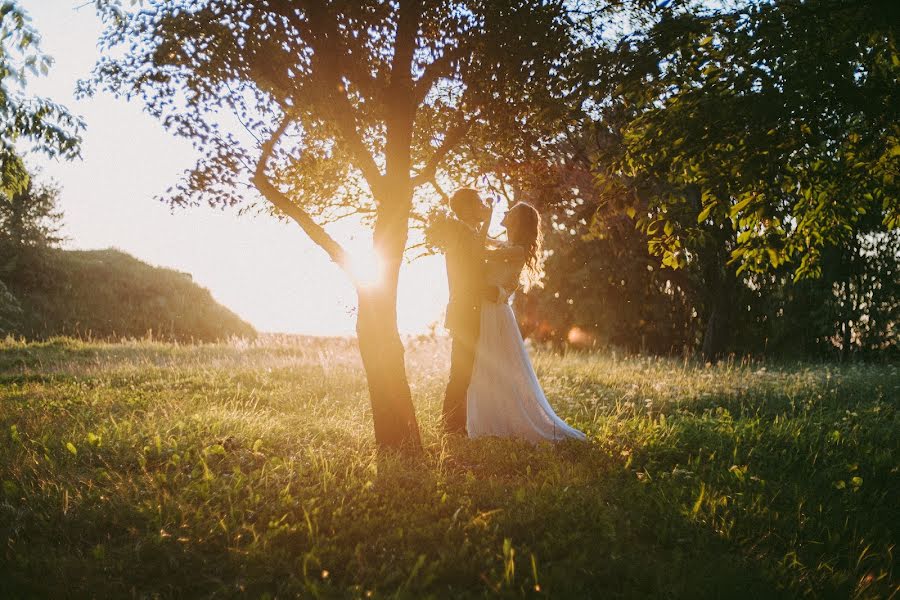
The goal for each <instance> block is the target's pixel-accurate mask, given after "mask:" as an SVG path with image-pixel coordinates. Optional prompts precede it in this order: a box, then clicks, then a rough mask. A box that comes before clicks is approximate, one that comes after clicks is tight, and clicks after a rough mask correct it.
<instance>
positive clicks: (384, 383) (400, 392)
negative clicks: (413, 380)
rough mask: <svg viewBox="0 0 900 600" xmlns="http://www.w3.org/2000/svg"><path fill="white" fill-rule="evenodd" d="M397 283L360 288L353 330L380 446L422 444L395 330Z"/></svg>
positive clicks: (413, 446)
mask: <svg viewBox="0 0 900 600" xmlns="http://www.w3.org/2000/svg"><path fill="white" fill-rule="evenodd" d="M396 303H397V294H396V287H393V288H391V287H390V286H384V287H375V288H372V289H370V290H365V289H361V290H359V314H358V317H357V323H356V334H357V338H358V340H359V353H360V356H362V361H363V367H364V368H365V371H366V378H367V380H368V384H369V398H370V400H371V403H372V418H373V421H374V424H375V442H376V444H377V445H378V447H379V448H397V449H404V450H413V451H417V450H419V449H420V448H421V441H420V438H419V425H418V423H417V422H416V414H415V409H414V408H413V402H412V393H411V392H410V389H409V382H408V381H407V378H406V364H405V361H404V349H403V342H402V340H401V339H400V334H399V332H398V331H397V317H396Z"/></svg>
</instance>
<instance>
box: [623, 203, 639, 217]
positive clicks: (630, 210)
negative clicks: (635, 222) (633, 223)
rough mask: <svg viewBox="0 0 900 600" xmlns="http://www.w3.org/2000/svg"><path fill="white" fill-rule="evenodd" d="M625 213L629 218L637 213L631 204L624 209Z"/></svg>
mask: <svg viewBox="0 0 900 600" xmlns="http://www.w3.org/2000/svg"><path fill="white" fill-rule="evenodd" d="M625 214H626V215H628V218H629V219H633V218H634V215H636V214H637V211H636V210H635V209H634V207H633V206H629V207H628V208H626V209H625Z"/></svg>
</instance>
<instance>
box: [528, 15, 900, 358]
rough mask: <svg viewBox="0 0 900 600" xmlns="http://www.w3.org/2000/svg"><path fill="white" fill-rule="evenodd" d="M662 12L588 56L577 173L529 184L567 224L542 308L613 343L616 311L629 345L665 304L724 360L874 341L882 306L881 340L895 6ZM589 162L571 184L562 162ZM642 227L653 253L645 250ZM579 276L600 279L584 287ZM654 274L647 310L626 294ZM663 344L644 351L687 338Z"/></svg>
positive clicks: (576, 125)
mask: <svg viewBox="0 0 900 600" xmlns="http://www.w3.org/2000/svg"><path fill="white" fill-rule="evenodd" d="M660 6H661V7H663V8H657V7H655V8H652V9H649V10H647V9H646V8H645V7H644V8H642V7H641V6H640V5H639V4H637V3H636V4H635V6H634V7H635V8H636V10H635V11H633V12H632V13H630V17H631V19H630V20H629V21H628V22H627V24H626V25H625V27H624V30H625V31H624V33H623V34H622V35H621V36H619V37H609V36H607V37H606V38H604V39H603V40H602V43H601V44H599V45H597V46H596V47H595V48H593V49H592V53H590V54H585V55H584V57H585V60H582V61H581V64H580V66H579V67H578V68H577V70H578V72H580V73H581V74H582V76H583V77H584V78H585V80H586V81H588V82H589V85H586V86H585V89H588V90H590V91H591V92H592V95H591V97H590V100H589V101H588V102H587V103H586V104H587V106H588V110H586V111H583V114H573V115H572V116H573V120H572V121H571V122H570V124H569V127H568V129H567V130H566V131H567V135H566V136H565V137H564V138H563V139H562V140H560V141H559V142H558V144H557V148H558V157H557V158H556V159H554V160H553V161H551V162H550V163H549V166H550V169H551V170H553V171H555V172H557V173H561V174H562V175H561V176H558V177H548V176H542V182H537V183H536V184H533V185H532V195H536V196H542V197H545V198H549V199H551V200H550V201H549V202H548V203H547V207H548V208H549V209H550V210H551V211H552V217H551V218H552V220H553V221H554V223H555V225H556V227H555V230H554V234H553V236H550V237H549V238H548V247H550V248H551V250H552V251H553V252H554V255H553V256H551V257H550V259H549V260H548V280H547V286H546V288H545V290H543V291H538V292H535V293H533V295H535V296H536V297H539V299H540V301H539V302H537V304H538V305H540V306H541V307H542V309H541V310H542V312H546V311H548V310H550V311H555V312H556V314H557V315H560V316H563V318H564V319H568V320H570V322H569V323H568V325H569V326H572V325H576V324H577V325H578V326H579V327H584V326H585V324H587V326H588V327H591V328H592V329H593V330H594V332H595V333H598V334H599V335H600V338H601V339H605V340H611V339H612V338H611V337H610V336H609V335H608V333H604V332H603V329H604V328H605V327H608V326H606V325H603V322H604V321H605V320H608V319H609V316H608V315H609V313H610V311H612V312H614V313H615V314H616V315H617V316H618V317H619V318H618V319H613V322H618V323H621V324H622V326H623V328H624V329H626V330H628V331H629V332H630V335H628V336H623V337H624V338H625V339H630V340H631V344H629V343H627V342H626V343H625V344H623V345H624V346H625V347H628V346H629V345H632V346H633V344H634V340H636V339H644V340H646V339H648V336H647V333H649V332H647V331H646V323H647V321H646V320H645V319H644V315H645V314H650V315H654V316H652V317H651V321H654V322H655V321H656V320H657V319H659V318H662V319H663V320H662V321H659V322H661V323H666V324H667V326H669V327H670V329H671V328H673V327H674V329H675V330H677V331H678V332H680V333H679V335H678V337H681V338H682V339H684V340H685V343H687V344H688V345H689V346H691V347H697V349H698V350H700V351H701V352H702V353H703V354H705V355H706V356H708V357H710V358H714V357H716V356H720V355H722V354H723V353H726V352H734V351H736V352H739V353H746V352H789V353H794V352H802V353H808V354H816V355H821V354H822V353H823V352H833V351H834V349H835V347H839V348H843V350H842V352H843V353H844V354H849V353H851V352H855V351H861V352H867V350H864V348H868V347H869V346H868V344H867V343H866V342H864V341H863V339H864V336H863V335H862V334H861V332H860V331H858V330H859V329H860V327H861V326H860V325H859V324H860V323H867V322H868V321H869V317H868V316H866V315H865V314H864V313H865V311H867V310H869V309H872V310H876V311H877V312H878V315H879V316H878V317H877V318H874V315H873V318H872V322H874V323H878V325H876V327H875V329H876V330H877V332H878V333H876V334H874V337H873V338H872V339H889V338H891V337H892V334H891V333H890V332H891V331H893V330H894V329H895V328H896V316H894V317H890V316H887V315H890V314H894V315H896V313H895V312H892V309H890V308H887V307H890V306H894V305H895V304H896V299H897V295H896V290H897V282H898V274H897V270H896V269H894V268H892V267H890V266H889V265H892V264H896V261H897V260H898V257H897V254H896V250H895V249H892V248H893V246H892V244H891V242H890V240H893V239H894V237H895V236H896V232H897V225H898V223H897V210H898V200H897V197H898V196H897V188H896V173H897V169H898V164H900V163H898V156H900V147H898V146H897V141H898V137H897V136H898V130H897V125H896V123H897V110H898V109H897V107H898V104H897V102H896V100H895V99H896V98H897V81H898V79H897V74H898V68H900V59H898V58H897V52H896V46H895V40H896V27H895V26H894V25H893V23H895V22H896V21H897V19H891V18H887V19H885V17H886V16H888V17H889V16H891V15H895V16H896V10H897V9H896V7H895V6H894V5H893V4H890V3H884V2H869V3H863V4H862V5H860V4H859V3H850V2H840V1H828V0H819V1H812V2H804V3H795V2H775V3H769V2H739V3H731V4H727V5H724V6H723V5H717V6H715V7H710V5H706V6H705V7H704V5H697V4H688V5H685V4H682V3H677V4H676V3H662V4H661V5H660ZM532 170H535V169H532ZM585 170H592V171H593V172H594V173H595V175H596V178H595V179H594V180H593V181H591V182H589V183H587V184H581V185H579V186H577V187H578V189H579V194H577V195H575V196H573V195H572V194H571V189H572V185H571V184H572V182H571V177H570V176H568V175H565V173H571V172H573V171H581V172H583V171H585ZM581 179H582V180H583V177H582V178H581ZM547 181H550V182H554V181H559V182H560V183H561V185H558V184H556V183H553V184H552V185H551V186H550V187H551V188H552V189H548V188H547V186H546V185H545V184H544V183H543V182H547ZM628 223H630V225H631V226H632V227H634V228H636V230H637V232H638V234H639V236H640V237H643V238H644V241H645V242H646V247H647V250H648V251H649V253H650V254H651V255H653V256H656V257H658V258H657V261H656V262H655V263H654V264H652V265H651V264H642V262H643V261H642V260H640V259H639V257H640V255H641V254H642V253H641V252H640V251H639V250H638V251H637V252H636V253H635V252H633V249H632V250H630V249H629V248H630V246H629V243H628V238H629V237H630V234H626V233H625V232H626V231H627V229H628V228H629V227H628V225H627V224H628ZM623 225H624V227H623ZM554 238H557V239H556V240H554ZM612 239H614V240H616V241H615V242H614V243H612V244H611V245H609V244H610V242H609V240H612ZM554 242H555V246H554ZM864 248H865V249H864ZM627 256H631V257H633V258H638V260H636V261H635V260H631V259H629V258H626V257H627ZM554 261H556V262H558V263H559V264H560V265H565V267H564V268H563V269H559V268H556V269H554V268H553V263H554ZM647 267H650V268H652V269H653V271H647V270H646V268H647ZM575 272H580V273H581V274H580V275H579V276H578V277H575V278H573V279H574V280H575V281H582V282H584V281H590V282H591V285H590V286H588V287H586V288H583V289H580V290H579V289H572V287H571V284H570V281H569V280H570V275H569V274H570V273H575ZM613 273H614V274H615V275H616V276H614V277H611V276H610V275H611V274H613ZM653 279H656V283H655V284H652V287H655V289H656V290H658V291H660V292H662V293H659V294H654V295H651V296H644V297H643V298H642V299H641V300H642V302H640V304H639V306H641V313H642V314H635V312H634V311H632V310H630V307H631V306H632V304H633V303H634V301H635V300H636V299H637V296H636V295H635V293H634V292H635V290H629V289H628V288H629V287H631V286H632V285H636V284H637V282H641V281H647V280H653ZM806 279H814V281H804V280H806ZM604 282H608V283H609V282H619V284H620V285H618V286H616V285H611V286H604ZM864 282H865V283H864ZM876 282H877V283H876ZM638 287H639V288H643V287H644V286H643V285H639V286H638ZM646 289H651V288H649V287H648V288H646ZM863 289H865V290H867V291H865V292H863V291H862V290H863ZM859 293H862V294H864V295H867V297H868V295H871V294H874V293H877V294H878V295H879V297H880V298H881V300H879V301H855V300H853V298H855V296H856V295H857V294H859ZM557 294H559V296H558V297H557V296H556V295H557ZM579 306H581V307H582V310H584V314H579V313H580V311H579V309H578V308H577V307H579ZM875 306H880V307H882V308H879V309H875ZM614 307H615V308H614ZM651 307H653V308H651ZM828 307H831V308H828ZM684 309H687V310H684ZM592 317H594V318H592ZM664 319H676V320H677V324H676V323H672V322H671V321H669V322H666V321H665V320H664ZM592 323H596V325H592ZM851 323H852V325H851ZM562 330H563V332H565V331H566V330H565V326H563V329H562ZM839 332H846V335H845V334H843V333H839ZM665 338H666V335H663V333H662V331H658V332H654V334H653V335H651V336H650V339H653V340H654V342H653V343H651V344H646V343H645V344H641V347H645V346H649V347H656V348H659V347H663V348H673V347H677V346H678V344H671V343H667V342H666V341H665ZM620 339H621V338H620ZM658 342H662V343H658Z"/></svg>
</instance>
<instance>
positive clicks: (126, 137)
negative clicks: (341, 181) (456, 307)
mask: <svg viewBox="0 0 900 600" xmlns="http://www.w3.org/2000/svg"><path fill="white" fill-rule="evenodd" d="M21 5H22V7H23V8H24V9H25V10H27V11H28V13H29V14H30V15H31V18H32V20H33V23H34V25H35V26H36V27H37V29H38V31H39V32H40V34H41V37H42V43H41V47H42V49H43V51H44V52H45V53H47V54H49V55H50V56H52V57H53V58H54V59H55V63H54V65H53V67H52V68H51V70H50V74H49V76H47V77H43V78H33V79H31V80H30V81H29V85H28V88H27V91H28V93H29V94H34V95H40V96H47V97H49V98H51V99H53V100H55V101H57V102H60V103H62V104H64V105H65V106H67V107H68V108H69V109H70V110H71V111H72V112H73V113H75V114H78V115H80V116H81V117H83V118H84V120H85V122H86V124H87V128H86V131H85V132H84V135H83V137H84V145H83V146H82V155H83V160H81V161H73V162H64V161H50V160H48V159H46V158H43V157H40V156H30V157H29V159H28V162H29V164H30V165H33V166H38V167H40V168H41V169H42V171H43V172H42V175H41V178H40V179H41V180H47V179H54V180H56V181H57V182H58V183H59V184H60V185H61V187H62V198H61V205H62V206H61V207H62V209H63V211H64V212H65V229H64V234H65V235H66V236H67V237H68V238H70V241H69V242H68V243H67V244H66V247H68V248H73V249H95V248H109V247H114V248H118V249H120V250H123V251H125V252H128V253H129V254H131V255H133V256H135V257H137V258H139V259H141V260H143V261H146V262H148V263H150V264H153V265H156V266H164V267H170V268H174V269H177V270H179V271H185V272H188V273H190V274H192V275H193V277H194V281H195V282H197V283H198V284H200V285H202V286H204V287H206V288H208V289H209V290H210V291H211V292H212V294H213V296H214V297H215V298H216V300H218V301H219V302H221V303H222V304H224V305H225V306H227V307H228V308H230V309H231V310H233V311H234V312H236V313H237V314H238V315H240V316H241V317H242V318H244V319H245V320H247V321H249V322H250V323H251V324H252V325H253V326H254V327H256V328H257V329H258V330H259V331H267V332H287V333H306V334H315V335H346V334H352V333H353V332H354V329H355V319H354V317H353V315H352V309H353V307H354V305H355V293H354V292H353V288H352V287H351V285H350V284H349V283H348V282H347V281H346V279H345V277H344V275H343V274H342V273H341V272H340V270H339V269H338V268H337V267H336V266H335V265H334V264H332V263H331V262H330V261H329V260H328V258H327V257H326V256H325V254H324V253H323V252H322V251H321V250H319V249H318V248H317V247H316V246H315V245H314V244H313V243H312V242H310V241H309V240H308V239H306V237H305V235H304V234H303V233H302V231H300V229H299V228H298V227H297V226H296V225H293V224H291V223H278V222H277V221H274V220H273V219H270V218H266V217H249V216H248V217H238V216H237V215H236V214H234V213H231V212H222V211H219V210H216V209H211V208H206V207H203V208H194V209H180V210H177V211H175V212H174V213H172V212H171V211H170V209H169V208H168V207H167V206H166V205H164V204H162V203H161V202H159V201H157V200H155V199H154V198H155V197H156V196H157V195H159V194H161V193H163V192H164V191H165V190H166V189H167V188H168V187H169V186H171V185H172V184H174V183H176V182H177V181H178V179H179V177H180V174H181V172H182V171H183V170H184V169H186V168H188V167H190V166H191V165H192V164H193V162H194V159H195V158H196V157H195V154H194V152H193V150H192V148H191V147H190V145H189V144H188V143H187V141H185V140H183V139H179V138H176V137H174V136H172V135H170V134H168V133H167V132H166V131H164V130H163V128H162V126H161V125H160V124H159V123H158V122H157V121H156V120H155V119H153V118H152V117H150V116H148V115H146V114H144V113H143V112H142V105H141V104H139V103H137V102H132V103H128V102H126V101H125V100H118V99H115V98H113V97H112V96H110V95H108V94H99V95H97V96H95V97H94V98H90V99H86V100H76V99H75V98H74V90H75V84H76V81H77V80H78V79H81V78H84V77H86V76H88V74H89V73H90V71H91V68H92V66H93V64H94V62H95V61H96V59H97V57H98V54H99V52H98V50H97V47H96V41H97V38H98V35H99V33H100V31H101V24H100V21H99V19H97V17H96V14H95V12H94V9H93V6H92V5H91V4H90V3H88V4H87V6H84V5H85V0H23V1H22V2H21ZM77 6H82V8H78V9H76V7H77ZM359 233H360V232H359V231H356V232H354V231H353V228H352V227H344V228H342V230H341V229H339V230H335V231H334V235H335V236H336V237H338V238H340V239H341V241H344V242H345V243H348V244H350V249H351V250H352V245H353V242H352V241H351V240H350V236H352V235H354V234H359ZM354 237H355V236H354ZM446 301H447V282H446V278H445V274H444V267H443V259H441V258H440V257H435V256H431V257H427V258H424V259H420V260H418V261H416V262H414V263H412V264H410V265H408V266H407V267H406V268H405V270H404V272H403V273H402V275H401V281H400V303H399V313H400V329H401V332H403V333H417V332H421V331H424V330H426V329H427V328H428V327H429V326H430V325H431V324H432V323H435V322H439V321H440V320H441V319H442V316H443V311H444V306H445V304H446Z"/></svg>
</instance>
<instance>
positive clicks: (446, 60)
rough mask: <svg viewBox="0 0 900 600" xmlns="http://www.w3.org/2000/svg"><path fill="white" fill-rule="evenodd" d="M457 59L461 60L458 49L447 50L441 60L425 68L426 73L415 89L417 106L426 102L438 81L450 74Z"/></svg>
mask: <svg viewBox="0 0 900 600" xmlns="http://www.w3.org/2000/svg"><path fill="white" fill-rule="evenodd" d="M457 58H459V50H458V48H449V49H445V50H444V53H443V54H442V55H441V56H440V57H439V58H437V59H436V60H435V61H434V62H432V63H431V64H430V65H428V66H427V67H425V72H424V73H423V74H422V76H421V77H419V78H418V79H417V80H416V82H415V87H414V88H413V97H414V98H415V101H416V104H417V105H418V104H421V103H422V102H424V100H425V96H427V95H428V92H430V91H431V88H432V87H434V84H435V83H436V82H437V81H438V79H440V78H441V77H444V76H445V75H448V74H449V73H450V68H451V67H452V66H453V61H454V60H456V59H457Z"/></svg>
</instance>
